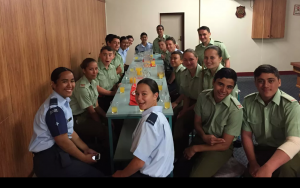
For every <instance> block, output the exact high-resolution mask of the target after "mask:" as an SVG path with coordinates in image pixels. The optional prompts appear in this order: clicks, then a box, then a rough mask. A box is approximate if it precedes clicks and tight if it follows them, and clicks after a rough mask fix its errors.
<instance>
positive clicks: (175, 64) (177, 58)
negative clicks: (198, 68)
mask: <svg viewBox="0 0 300 188" xmlns="http://www.w3.org/2000/svg"><path fill="white" fill-rule="evenodd" d="M170 64H171V66H172V67H173V68H176V67H178V66H179V65H181V64H182V60H181V59H180V56H179V55H178V54H173V55H171V61H170Z"/></svg>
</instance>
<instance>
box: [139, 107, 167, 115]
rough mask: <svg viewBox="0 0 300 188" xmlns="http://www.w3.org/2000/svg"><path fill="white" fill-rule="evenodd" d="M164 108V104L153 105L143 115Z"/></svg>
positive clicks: (160, 110)
mask: <svg viewBox="0 0 300 188" xmlns="http://www.w3.org/2000/svg"><path fill="white" fill-rule="evenodd" d="M162 110H163V107H162V106H152V107H151V108H149V109H148V110H146V111H144V112H143V113H142V117H144V116H145V115H148V114H150V113H151V112H162Z"/></svg>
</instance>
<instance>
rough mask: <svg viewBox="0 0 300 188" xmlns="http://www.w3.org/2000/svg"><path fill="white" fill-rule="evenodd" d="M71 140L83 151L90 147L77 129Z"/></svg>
mask: <svg viewBox="0 0 300 188" xmlns="http://www.w3.org/2000/svg"><path fill="white" fill-rule="evenodd" d="M71 141H72V142H73V143H74V144H75V145H76V146H77V147H78V148H80V149H81V150H82V151H85V150H88V149H89V147H88V146H87V145H86V144H85V143H84V142H83V141H82V140H81V139H80V138H79V136H78V134H77V133H76V132H75V131H73V134H72V138H71Z"/></svg>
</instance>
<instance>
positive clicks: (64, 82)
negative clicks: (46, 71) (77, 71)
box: [51, 71, 75, 98]
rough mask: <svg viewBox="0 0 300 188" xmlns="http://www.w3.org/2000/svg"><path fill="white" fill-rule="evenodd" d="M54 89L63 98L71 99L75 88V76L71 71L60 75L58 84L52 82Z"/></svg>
mask: <svg viewBox="0 0 300 188" xmlns="http://www.w3.org/2000/svg"><path fill="white" fill-rule="evenodd" d="M51 84H52V88H53V90H54V91H56V92H57V93H58V94H59V95H61V96H62V97H63V98H66V97H71V95H72V92H73V90H74V87H75V79H74V75H73V73H72V72H70V71H65V72H62V73H60V75H59V79H58V80H56V83H54V82H51Z"/></svg>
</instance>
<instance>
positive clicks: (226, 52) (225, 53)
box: [220, 43, 230, 60]
mask: <svg viewBox="0 0 300 188" xmlns="http://www.w3.org/2000/svg"><path fill="white" fill-rule="evenodd" d="M220 47H221V50H222V57H223V59H224V60H226V59H229V58H230V55H229V53H228V51H227V49H226V46H225V44H224V43H220Z"/></svg>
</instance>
